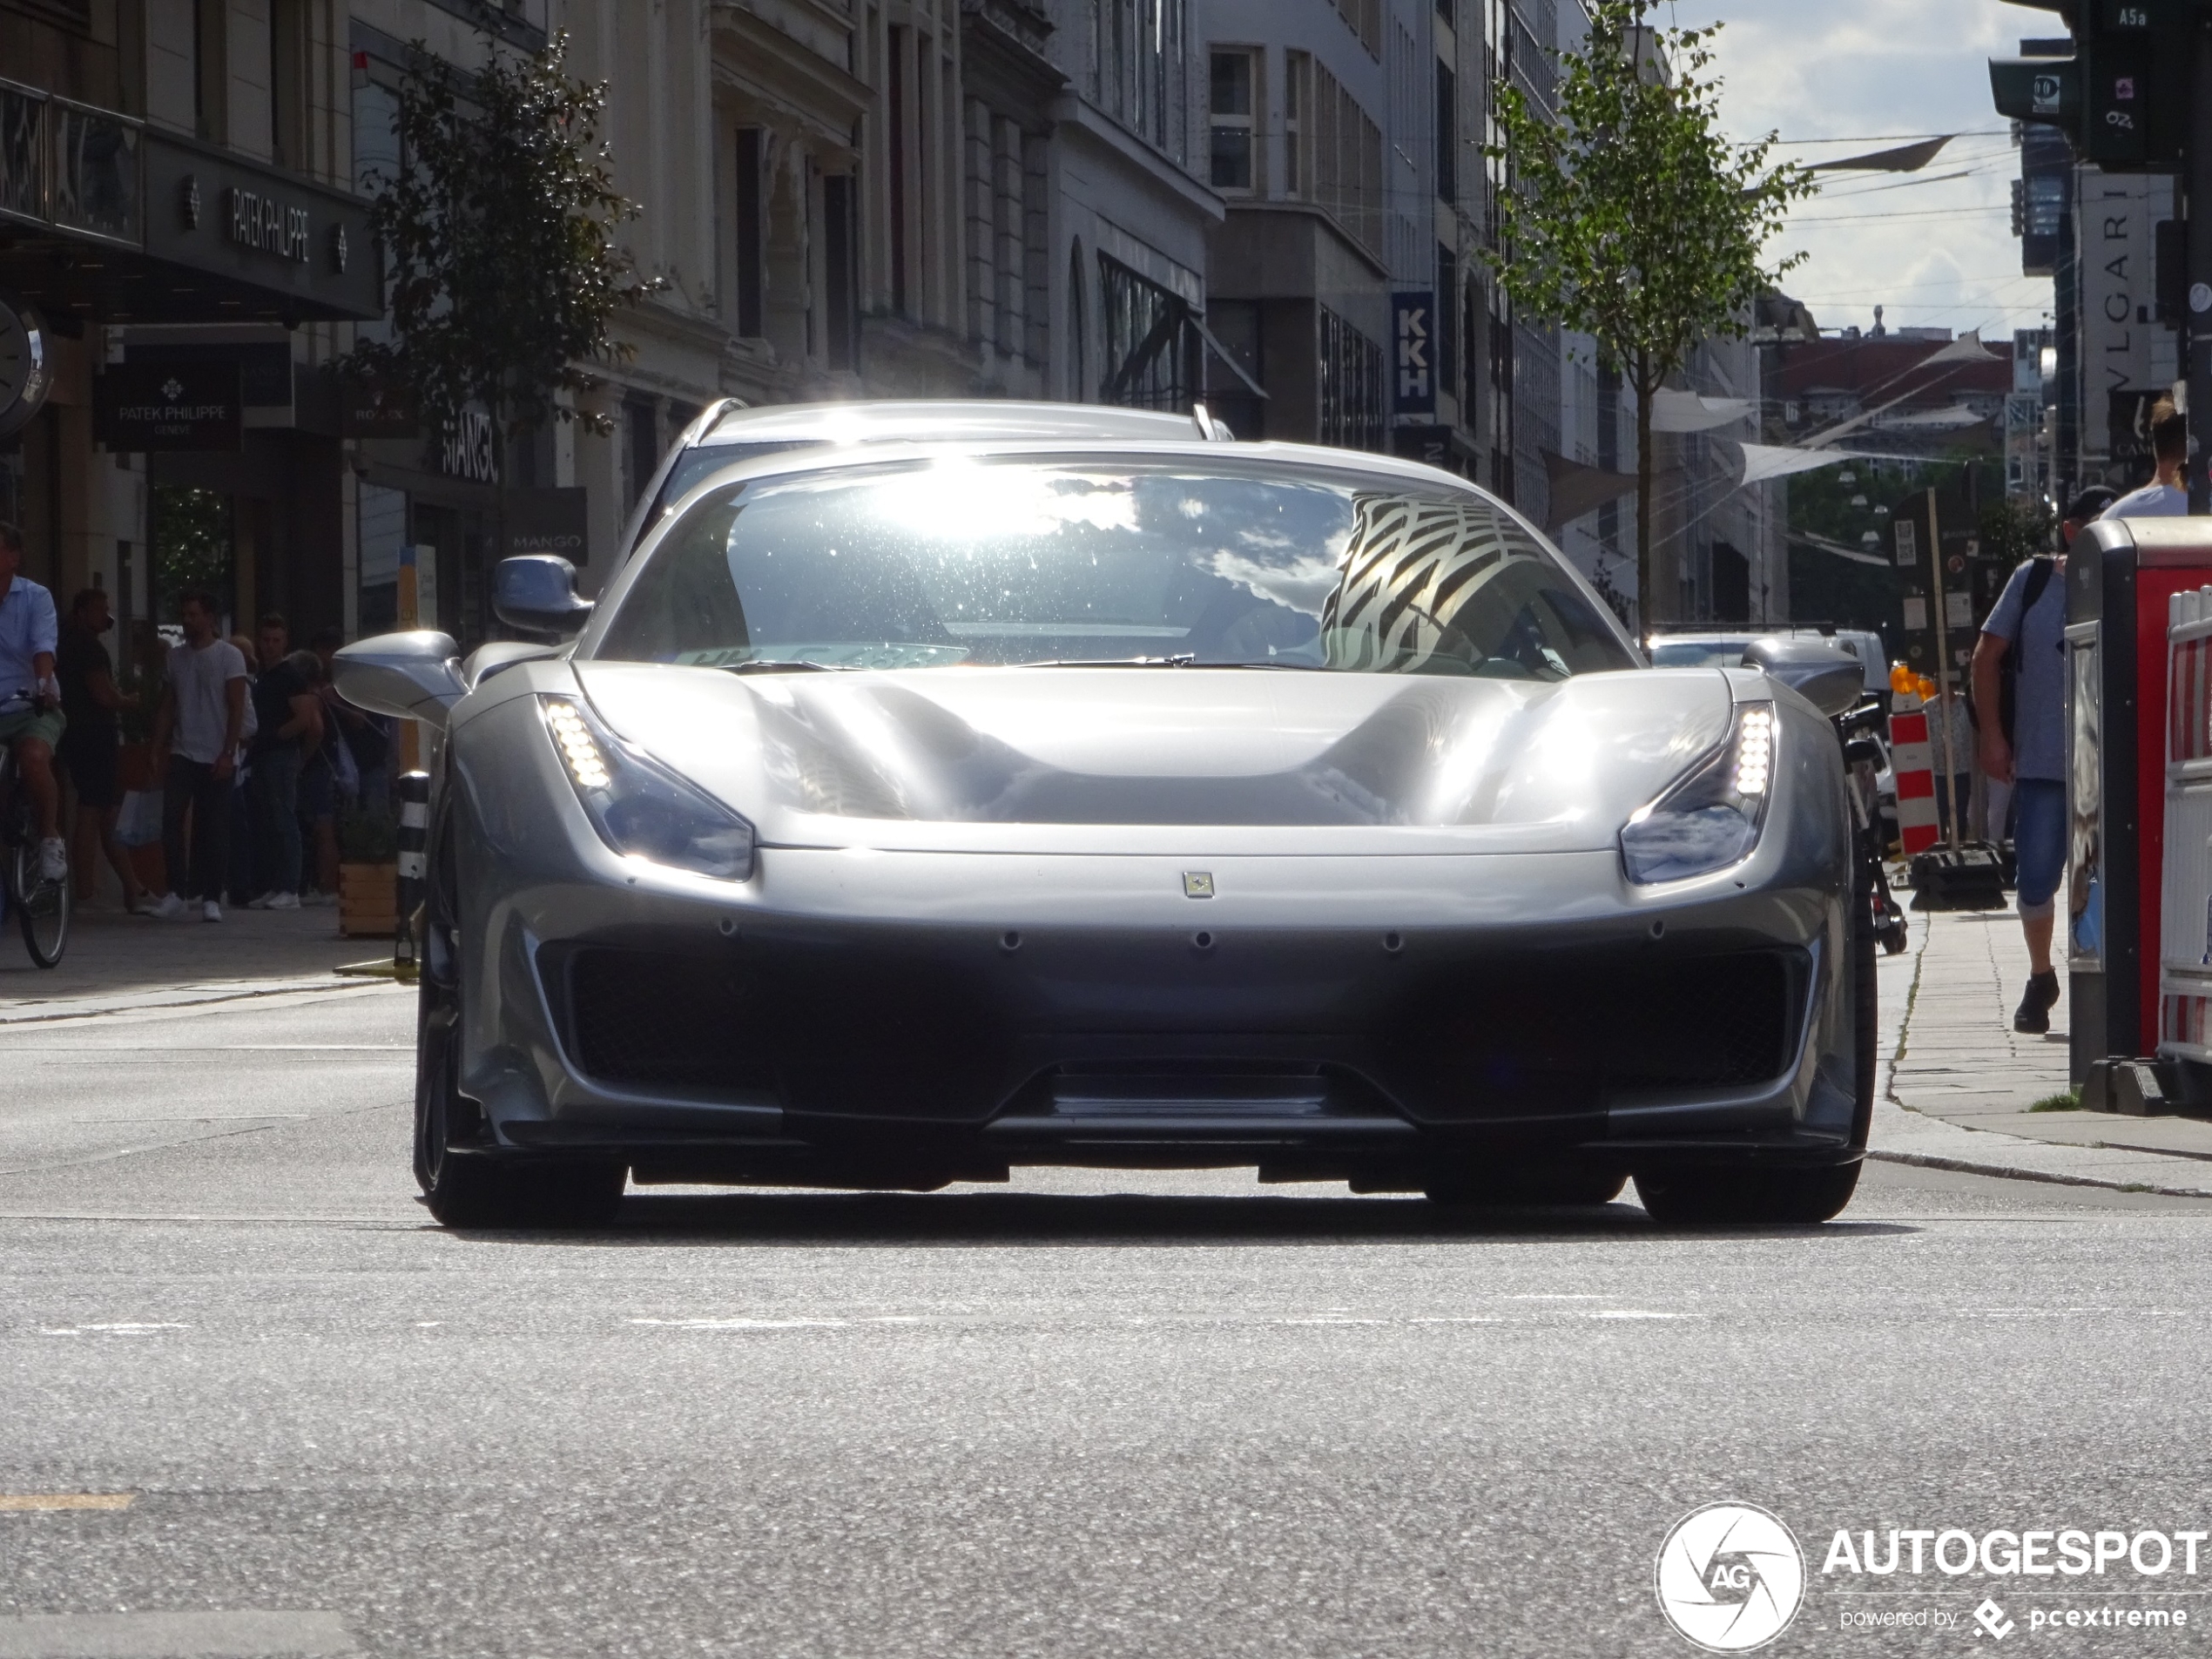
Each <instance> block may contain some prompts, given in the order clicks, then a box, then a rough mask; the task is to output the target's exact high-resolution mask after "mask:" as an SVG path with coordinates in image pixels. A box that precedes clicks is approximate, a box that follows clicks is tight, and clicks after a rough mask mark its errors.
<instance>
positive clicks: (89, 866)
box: [55, 588, 145, 910]
mask: <svg viewBox="0 0 2212 1659" xmlns="http://www.w3.org/2000/svg"><path fill="white" fill-rule="evenodd" d="M114 626H115V618H114V617H112V616H111V614H109V610H108V597H107V594H106V593H105V591H104V590H101V589H99V588H86V589H85V590H84V591H83V592H82V593H79V594H78V596H77V597H76V598H74V599H72V600H71V601H70V606H69V625H68V626H67V627H65V628H64V629H63V630H62V644H61V650H60V651H59V652H58V653H57V656H56V658H55V674H56V677H57V678H59V679H60V681H61V683H62V713H63V715H64V717H65V718H67V720H68V722H69V729H68V730H67V731H66V732H64V733H63V734H62V743H61V748H60V749H59V750H58V751H57V753H58V755H59V757H60V759H61V763H62V766H63V768H64V770H65V771H66V772H68V773H69V780H70V782H71V783H72V784H74V785H76V786H77V822H76V824H75V826H73V830H72V834H71V840H73V842H74V846H73V847H72V849H71V851H72V853H73V857H72V859H71V862H72V863H73V864H74V866H75V867H76V872H77V897H78V902H80V903H84V902H89V901H90V900H91V897H92V894H93V889H94V888H95V887H96V886H97V885H98V880H99V860H100V855H101V854H102V853H105V854H106V857H107V861H108V863H109V865H110V866H111V867H112V868H113V869H114V871H115V873H116V875H117V876H118V878H119V879H120V880H122V883H123V907H124V908H125V909H126V910H136V909H138V907H139V906H140V904H141V902H142V901H143V900H144V899H145V890H144V889H143V888H141V887H139V885H138V872H136V871H135V870H133V869H132V867H131V855H130V853H127V852H125V850H124V846H123V843H122V842H121V841H119V840H117V839H116V834H115V825H116V819H117V817H118V815H119V814H120V813H121V812H122V810H123V790H122V787H121V785H120V783H119V781H118V765H117V763H118V759H120V755H119V752H118V744H120V742H121V741H122V725H121V721H120V719H119V718H118V717H119V716H120V715H121V714H122V712H123V711H124V710H125V709H135V708H136V707H138V698H135V697H129V696H125V694H124V693H123V692H122V691H120V690H118V688H117V686H116V684H115V659H114V658H111V657H110V656H109V655H108V653H107V647H106V646H105V645H104V644H101V643H100V636H101V635H102V634H104V633H105V632H107V631H108V630H109V629H111V628H112V627H114Z"/></svg>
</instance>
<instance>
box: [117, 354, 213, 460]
mask: <svg viewBox="0 0 2212 1659" xmlns="http://www.w3.org/2000/svg"><path fill="white" fill-rule="evenodd" d="M93 385H94V387H95V388H96V391H97V408H96V411H95V413H96V414H97V415H98V421H99V438H100V442H102V443H104V444H105V445H106V446H107V447H108V448H110V449H116V450H123V451H125V452H140V453H148V454H151V453H155V452H160V451H169V450H179V449H198V450H233V451H234V450H236V449H238V448H240V447H241V446H242V437H241V435H242V433H243V431H244V428H245V423H246V407H245V400H244V398H243V396H242V395H241V394H240V390H239V368H238V364H237V363H236V362H234V361H233V362H202V363H189V362H169V363H158V362H157V363H144V362H131V363H111V364H110V365H109V366H108V368H107V370H106V372H105V374H101V375H100V376H99V377H98V379H97V380H95V381H94V382H93Z"/></svg>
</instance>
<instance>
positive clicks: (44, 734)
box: [0, 519, 69, 881]
mask: <svg viewBox="0 0 2212 1659" xmlns="http://www.w3.org/2000/svg"><path fill="white" fill-rule="evenodd" d="M57 634H58V630H57V628H56V627H55V625H54V596H53V595H52V594H51V593H49V592H47V591H46V590H45V589H44V588H43V587H41V586H39V584H38V583H36V582H33V581H32V580H31V579H30V577H27V576H25V575H24V574H23V532H22V531H21V530H20V529H17V528H16V526H15V525H13V524H11V523H8V522H7V521H6V520H4V519H0V748H4V749H12V750H14V751H15V755H16V779H17V788H19V789H21V790H23V791H24V792H26V793H27V794H29V795H30V806H31V811H32V812H33V813H35V814H36V815H37V819H38V874H39V879H40V880H45V881H58V880H61V879H62V878H63V877H64V876H65V875H67V874H68V873H69V849H68V847H67V846H64V844H63V841H62V830H61V805H62V792H61V786H60V785H59V784H57V782H56V781H55V779H54V750H55V747H56V745H58V744H59V743H60V742H61V740H62V729H63V725H64V718H63V715H62V698H61V686H60V685H59V683H58V682H57V680H56V679H55V678H54V651H55V649H56V647H57V645H58V644H59V643H60V642H59V639H58V638H57Z"/></svg>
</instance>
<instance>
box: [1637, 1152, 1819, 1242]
mask: <svg viewBox="0 0 2212 1659" xmlns="http://www.w3.org/2000/svg"><path fill="white" fill-rule="evenodd" d="M1857 1190H1858V1164H1857V1163H1838V1164H1835V1165H1832V1166H1831V1167H1829V1168H1826V1169H1818V1170H1763V1169H1758V1168H1756V1167H1746V1166H1744V1165H1742V1164H1737V1165H1734V1166H1719V1167H1708V1168H1702V1169H1700V1168H1689V1169H1678V1170H1639V1171H1638V1172H1637V1174H1636V1197H1638V1198H1639V1199H1640V1200H1642V1204H1643V1208H1644V1211H1645V1213H1646V1214H1648V1215H1649V1217H1651V1218H1652V1219H1653V1220H1654V1221H1656V1222H1658V1223H1660V1224H1662V1225H1664V1226H1669V1227H1728V1226H1757V1225H1759V1224H1769V1225H1776V1226H1805V1227H1814V1226H1818V1225H1819V1224H1821V1223H1822V1222H1824V1221H1833V1220H1834V1219H1835V1218H1836V1217H1838V1216H1840V1215H1841V1214H1843V1212H1844V1205H1846V1204H1849V1203H1851V1194H1852V1193H1853V1192H1855V1191H1857Z"/></svg>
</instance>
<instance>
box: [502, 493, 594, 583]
mask: <svg viewBox="0 0 2212 1659" xmlns="http://www.w3.org/2000/svg"><path fill="white" fill-rule="evenodd" d="M501 505H502V516H503V518H504V520H505V523H506V536H505V545H504V553H503V556H504V557H507V558H510V559H512V558H518V557H520V556H522V555H523V554H525V553H550V554H553V555H555V556H557V557H560V558H564V559H566V560H567V561H568V562H569V563H570V564H574V565H579V566H581V565H584V564H588V563H590V554H591V548H590V492H589V491H587V490H585V489H583V487H582V486H581V485H578V486H577V487H576V488H574V489H516V490H510V491H509V492H508V494H507V495H506V496H504V497H503V498H502V502H501Z"/></svg>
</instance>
